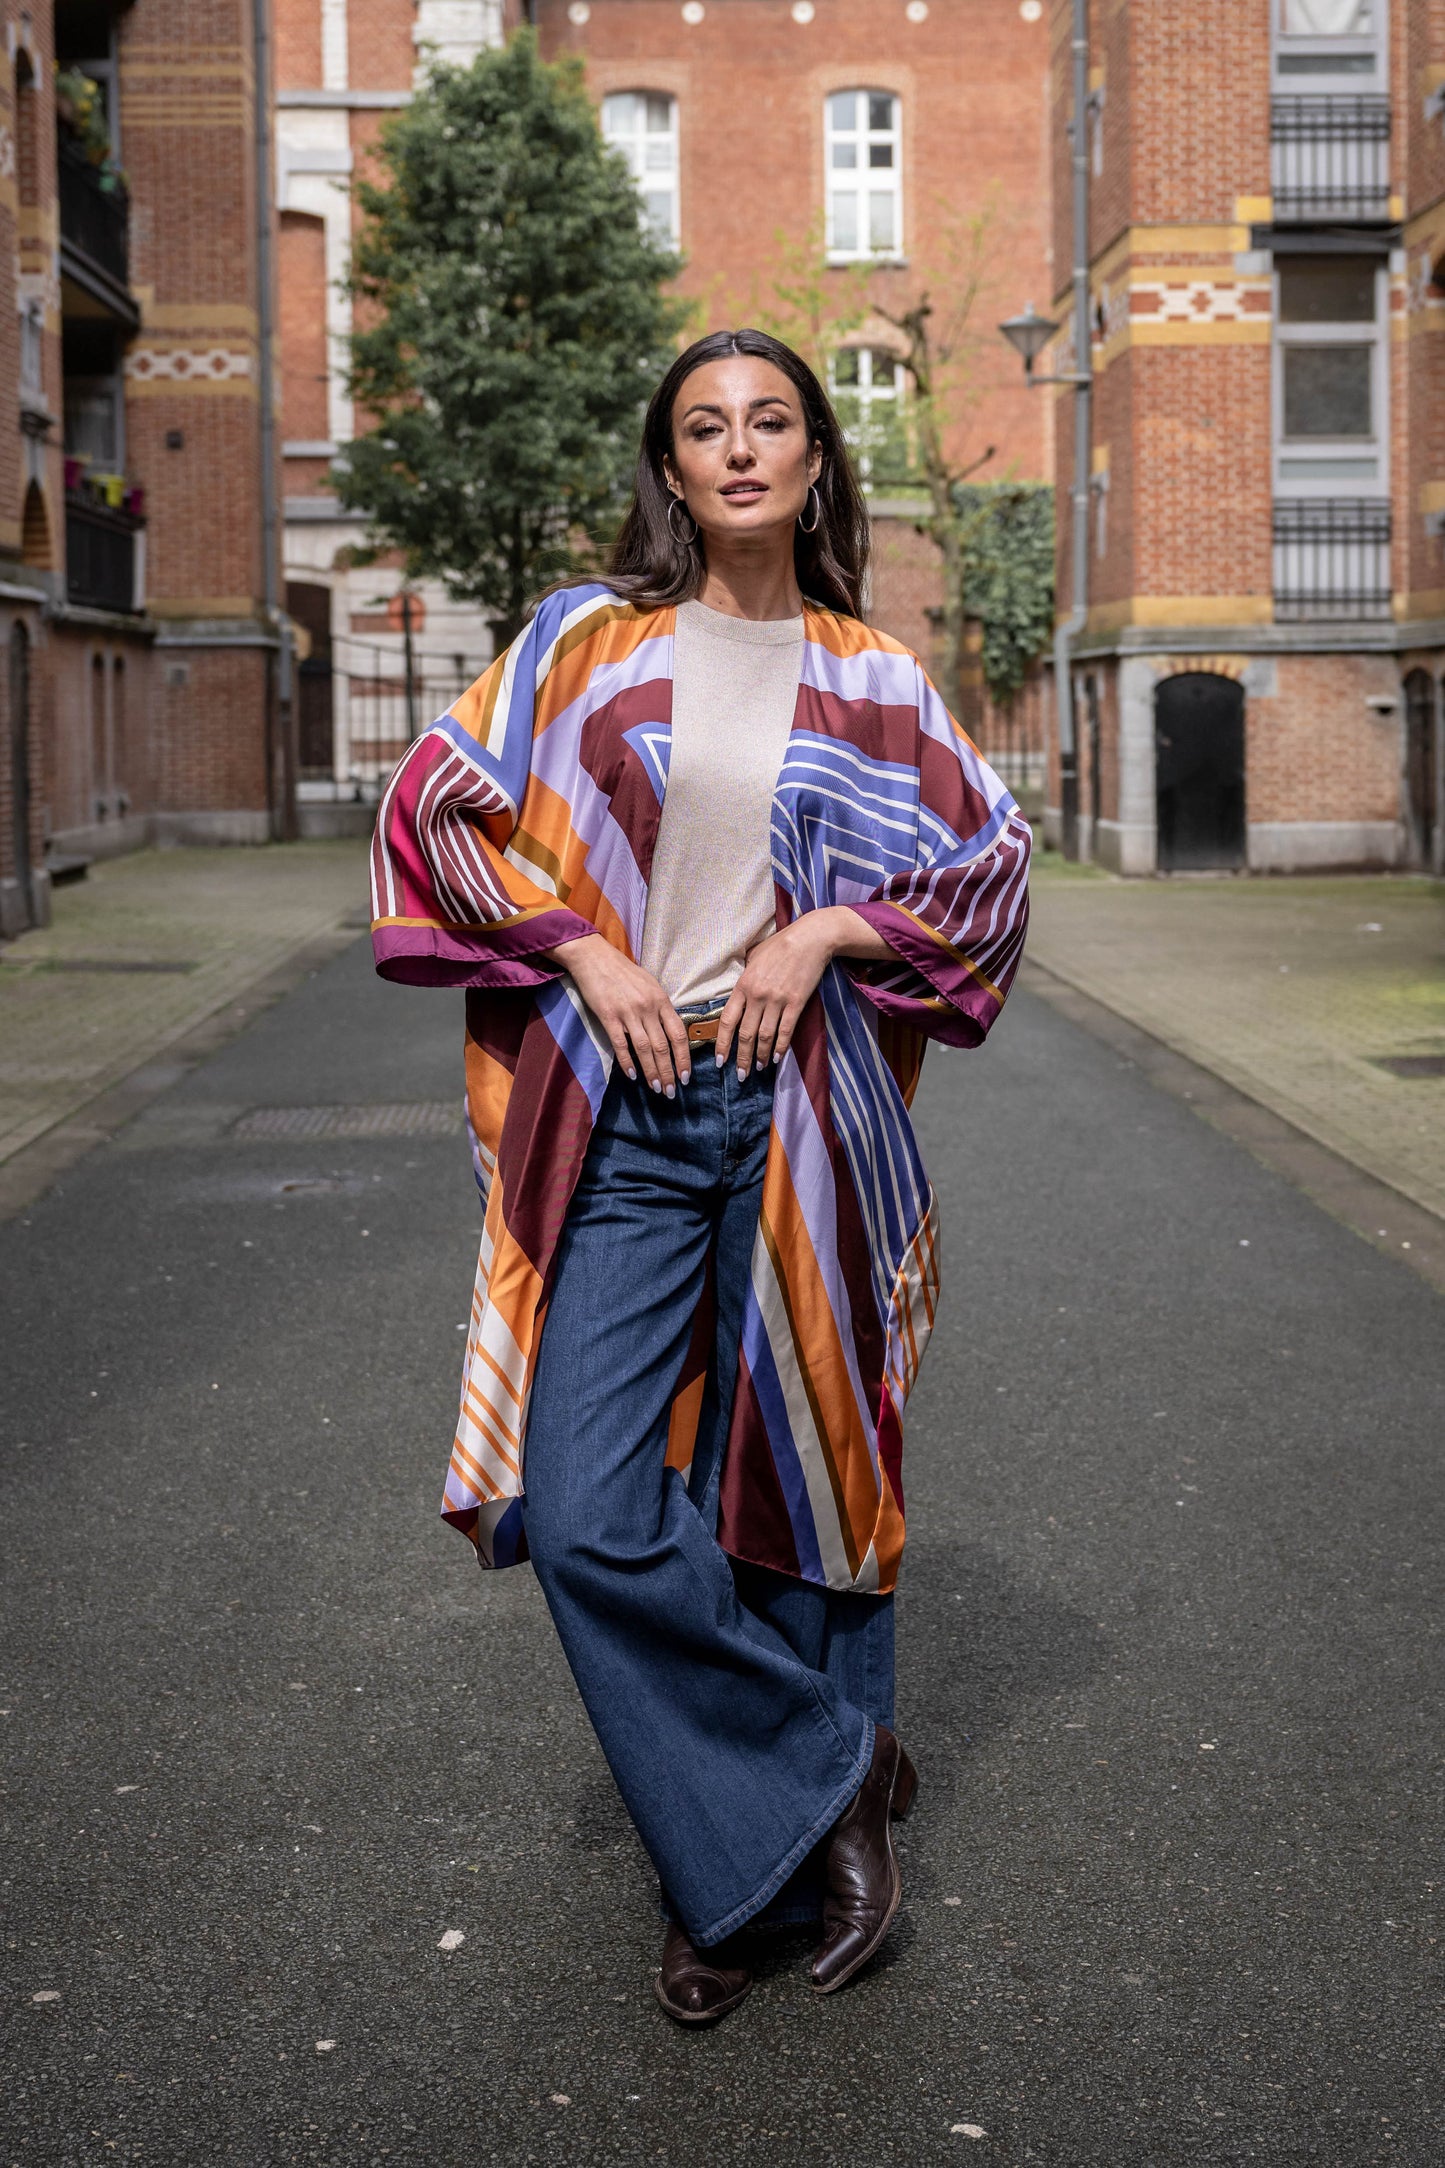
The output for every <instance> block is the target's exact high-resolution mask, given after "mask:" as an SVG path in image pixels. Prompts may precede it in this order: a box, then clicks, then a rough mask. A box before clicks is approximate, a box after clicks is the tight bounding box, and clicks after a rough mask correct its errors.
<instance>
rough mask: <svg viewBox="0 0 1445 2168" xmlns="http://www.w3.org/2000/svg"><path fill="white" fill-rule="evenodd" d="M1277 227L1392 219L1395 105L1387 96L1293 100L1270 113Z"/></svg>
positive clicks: (1368, 94) (1279, 100) (1282, 100)
mask: <svg viewBox="0 0 1445 2168" xmlns="http://www.w3.org/2000/svg"><path fill="white" fill-rule="evenodd" d="M1269 134H1270V168H1271V182H1272V187H1273V192H1274V216H1275V220H1276V222H1279V221H1281V220H1283V221H1284V222H1286V223H1289V222H1292V221H1298V220H1301V219H1313V218H1327V219H1382V218H1388V217H1389V215H1390V101H1389V98H1388V97H1386V96H1385V95H1384V94H1383V93H1380V92H1358V93H1356V94H1355V95H1354V96H1337V97H1327V96H1315V97H1285V98H1276V99H1274V100H1273V102H1272V105H1271V109H1270V124H1269Z"/></svg>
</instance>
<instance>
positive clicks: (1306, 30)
mask: <svg viewBox="0 0 1445 2168" xmlns="http://www.w3.org/2000/svg"><path fill="white" fill-rule="evenodd" d="M1282 5H1283V9H1284V22H1283V26H1282V27H1283V29H1284V34H1285V36H1286V37H1287V38H1368V37H1369V36H1370V35H1371V34H1372V33H1373V31H1374V27H1375V25H1374V19H1373V18H1374V7H1373V5H1372V0H1282Z"/></svg>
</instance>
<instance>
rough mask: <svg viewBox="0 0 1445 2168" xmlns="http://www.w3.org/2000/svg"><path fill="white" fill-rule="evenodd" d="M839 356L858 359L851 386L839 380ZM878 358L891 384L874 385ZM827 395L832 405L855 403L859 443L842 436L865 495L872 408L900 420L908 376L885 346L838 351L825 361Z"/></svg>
mask: <svg viewBox="0 0 1445 2168" xmlns="http://www.w3.org/2000/svg"><path fill="white" fill-rule="evenodd" d="M843 354H856V355H857V356H858V380H857V382H856V383H854V384H844V383H842V382H840V380H839V376H838V362H839V359H840V357H841V356H842V355H843ZM880 358H881V359H882V360H883V361H884V362H885V363H891V364H892V368H893V380H892V382H891V383H879V382H877V381H876V378H875V373H874V370H875V364H876V362H877V361H878V360H879V359H880ZM828 391H829V394H830V396H831V397H832V398H833V399H834V400H835V401H836V400H837V399H838V398H840V397H841V398H844V399H856V400H857V402H858V420H859V423H860V425H861V428H862V432H863V435H862V441H861V442H859V443H855V442H854V439H853V434H852V432H851V430H845V431H844V435H845V436H846V437H847V438H848V442H849V445H850V447H851V449H852V451H853V455H854V458H855V461H856V463H857V468H858V479H859V481H860V482H861V483H862V485H863V488H864V490H865V492H866V491H868V490H870V489H871V487H872V470H873V457H872V453H871V451H870V450H869V433H870V425H871V422H872V417H873V408H874V407H875V406H880V407H884V408H891V409H892V411H893V412H894V413H895V414H897V415H899V416H900V417H901V416H902V414H903V408H904V403H905V401H906V399H907V397H908V372H907V370H906V369H905V368H904V366H903V364H902V362H901V361H900V360H899V359H898V356H897V355H896V354H893V353H890V352H889V350H888V348H887V347H886V346H845V347H840V348H839V350H838V353H836V354H834V355H832V356H831V357H830V358H829V362H828Z"/></svg>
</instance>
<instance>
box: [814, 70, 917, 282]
mask: <svg viewBox="0 0 1445 2168" xmlns="http://www.w3.org/2000/svg"><path fill="white" fill-rule="evenodd" d="M836 98H852V99H853V100H854V108H853V117H854V125H853V126H852V127H851V128H840V127H839V126H838V125H837V124H836V121H835V117H834V105H833V101H834V99H836ZM867 98H887V99H888V101H889V106H890V112H891V118H890V123H889V126H888V127H887V128H873V127H872V126H870V125H869V122H870V121H871V117H872V116H871V113H870V111H869V108H868V107H867V106H864V107H862V108H861V117H862V120H863V122H864V125H863V126H862V127H861V128H860V127H859V126H858V120H859V117H860V108H859V105H858V103H857V101H858V100H859V99H867ZM884 143H887V144H888V145H890V146H891V148H892V152H893V162H892V164H891V166H886V167H884V166H878V167H874V166H870V165H868V164H867V163H866V159H867V154H868V151H869V149H870V148H871V147H872V146H873V145H875V144H877V145H882V144H884ZM849 144H851V145H852V146H853V148H854V151H855V154H858V155H857V162H856V163H855V164H854V165H853V166H851V167H848V166H838V167H835V166H834V163H833V153H834V147H835V145H836V146H838V147H840V148H842V147H844V146H847V145H849ZM849 173H851V174H852V175H853V176H854V180H853V185H852V187H851V188H850V187H849V186H848V184H847V175H848V174H849ZM835 176H836V178H835ZM840 180H841V181H842V183H843V185H842V186H839V185H838V182H839V181H840ZM880 184H881V185H880ZM835 194H836V195H850V194H851V196H852V198H853V204H854V219H855V227H854V234H855V245H854V246H853V247H851V248H848V247H843V246H840V245H839V241H838V229H837V225H836V221H835V214H834V197H835ZM873 195H887V196H890V197H891V198H892V203H893V239H892V241H891V242H890V243H889V245H888V246H887V247H884V248H874V247H872V246H871V245H870V244H869V242H868V239H867V236H868V232H869V229H870V211H871V206H870V203H869V198H870V196H873ZM823 204H824V221H825V227H826V241H827V256H828V261H829V263H898V262H901V261H902V258H903V100H902V98H901V97H900V96H899V94H898V92H897V91H896V90H883V89H880V88H879V87H878V86H877V85H869V84H864V83H859V84H854V85H849V84H843V85H841V86H840V87H839V88H838V89H837V90H832V91H829V93H828V95H827V96H826V97H825V98H824V100H823Z"/></svg>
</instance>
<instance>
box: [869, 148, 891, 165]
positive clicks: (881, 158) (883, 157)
mask: <svg viewBox="0 0 1445 2168" xmlns="http://www.w3.org/2000/svg"><path fill="white" fill-rule="evenodd" d="M868 163H869V165H870V166H891V165H892V163H893V145H892V144H891V143H870V144H869V146H868Z"/></svg>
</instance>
